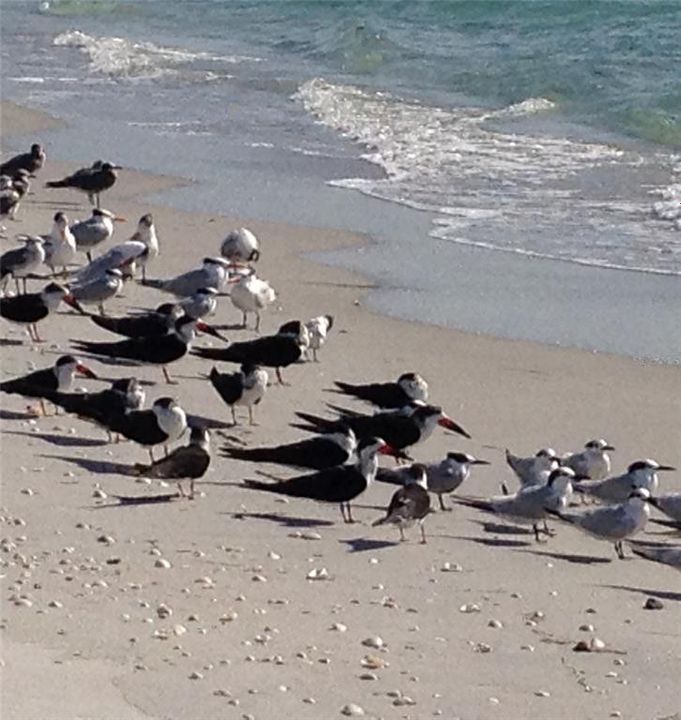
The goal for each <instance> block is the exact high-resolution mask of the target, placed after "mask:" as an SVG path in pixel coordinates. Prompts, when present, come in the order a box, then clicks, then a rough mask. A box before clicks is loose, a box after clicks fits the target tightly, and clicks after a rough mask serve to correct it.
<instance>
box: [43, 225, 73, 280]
mask: <svg viewBox="0 0 681 720" xmlns="http://www.w3.org/2000/svg"><path fill="white" fill-rule="evenodd" d="M43 242H44V248H45V265H47V266H48V267H49V268H50V270H52V272H53V273H55V272H56V271H57V268H61V269H62V271H63V273H64V275H66V274H67V266H68V265H70V264H71V263H72V262H73V261H74V260H75V259H76V250H77V247H76V238H75V237H74V236H73V233H72V232H71V229H70V228H69V219H68V217H67V216H66V213H63V212H58V213H56V214H55V216H54V223H53V225H52V230H51V231H50V234H49V235H43Z"/></svg>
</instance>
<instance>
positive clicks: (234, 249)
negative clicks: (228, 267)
mask: <svg viewBox="0 0 681 720" xmlns="http://www.w3.org/2000/svg"><path fill="white" fill-rule="evenodd" d="M220 254H221V255H222V257H224V258H226V259H227V260H229V261H230V262H244V263H245V262H257V261H258V260H259V259H260V243H259V242H258V238H256V236H255V235H254V234H253V233H252V232H251V231H250V230H248V229H247V228H239V229H238V230H232V231H231V232H230V233H229V234H228V235H227V237H226V238H225V239H224V240H223V241H222V245H221V246H220Z"/></svg>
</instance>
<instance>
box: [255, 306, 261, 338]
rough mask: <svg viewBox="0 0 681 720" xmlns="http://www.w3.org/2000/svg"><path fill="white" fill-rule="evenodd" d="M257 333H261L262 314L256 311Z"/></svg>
mask: <svg viewBox="0 0 681 720" xmlns="http://www.w3.org/2000/svg"><path fill="white" fill-rule="evenodd" d="M254 329H255V331H256V332H257V333H259V332H260V313H259V312H258V311H257V310H256V311H255V328H254Z"/></svg>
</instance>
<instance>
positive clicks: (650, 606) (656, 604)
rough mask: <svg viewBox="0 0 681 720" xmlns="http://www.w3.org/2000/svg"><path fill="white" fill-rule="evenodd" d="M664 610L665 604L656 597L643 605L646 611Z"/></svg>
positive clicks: (650, 598)
mask: <svg viewBox="0 0 681 720" xmlns="http://www.w3.org/2000/svg"><path fill="white" fill-rule="evenodd" d="M663 608H664V603H663V602H662V600H660V599H659V598H656V597H649V598H648V599H647V600H646V601H645V603H644V605H643V609H644V610H662V609H663Z"/></svg>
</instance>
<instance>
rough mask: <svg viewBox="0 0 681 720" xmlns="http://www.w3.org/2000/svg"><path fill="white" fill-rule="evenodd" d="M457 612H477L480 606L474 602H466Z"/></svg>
mask: <svg viewBox="0 0 681 720" xmlns="http://www.w3.org/2000/svg"><path fill="white" fill-rule="evenodd" d="M459 612H462V613H479V612H480V606H479V605H476V604H475V603H466V604H465V605H462V606H461V607H460V608H459Z"/></svg>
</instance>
